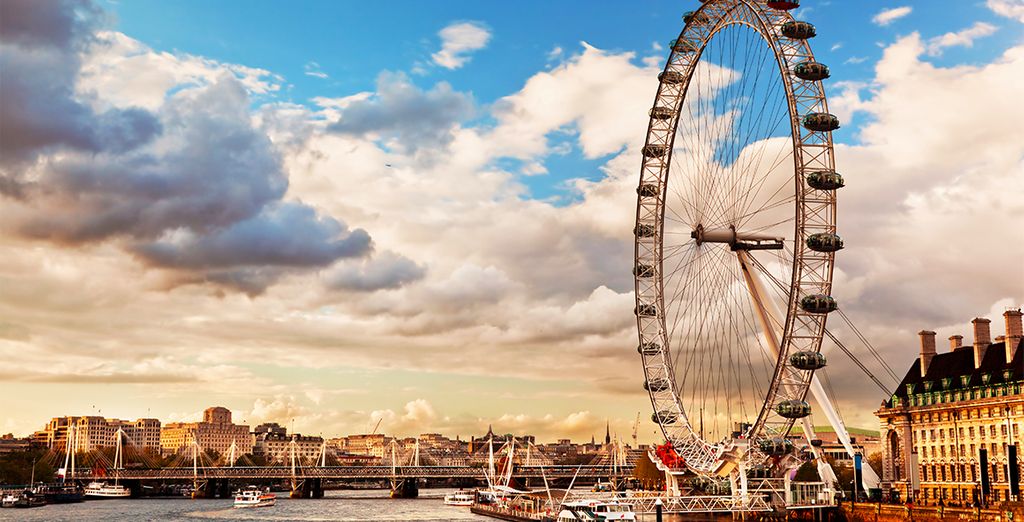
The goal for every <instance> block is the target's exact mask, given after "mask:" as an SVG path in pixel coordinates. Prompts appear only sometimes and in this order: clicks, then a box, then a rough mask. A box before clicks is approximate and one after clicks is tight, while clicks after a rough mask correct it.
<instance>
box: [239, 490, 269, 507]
mask: <svg viewBox="0 0 1024 522" xmlns="http://www.w3.org/2000/svg"><path fill="white" fill-rule="evenodd" d="M275 503H277V497H276V496H274V494H273V493H271V492H270V491H269V490H265V489H260V488H259V487H256V486H249V487H247V488H245V489H240V490H238V491H236V492H235V507H236V508H246V507H270V506H273V505H274V504H275Z"/></svg>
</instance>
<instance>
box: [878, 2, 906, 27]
mask: <svg viewBox="0 0 1024 522" xmlns="http://www.w3.org/2000/svg"><path fill="white" fill-rule="evenodd" d="M913 10H914V9H913V8H912V7H908V6H902V7H892V8H889V9H882V10H881V11H879V12H878V14H876V15H875V16H874V17H873V18H871V21H872V22H874V23H876V24H878V25H881V26H883V27H884V26H886V25H889V24H891V23H893V22H895V21H896V20H899V19H900V18H903V17H904V16H907V15H908V14H910V13H911V11H913Z"/></svg>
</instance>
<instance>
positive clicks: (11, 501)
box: [0, 489, 46, 508]
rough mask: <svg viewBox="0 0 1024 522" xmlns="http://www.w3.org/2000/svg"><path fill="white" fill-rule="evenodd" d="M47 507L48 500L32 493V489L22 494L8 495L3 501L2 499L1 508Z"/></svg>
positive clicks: (0, 501) (0, 500)
mask: <svg viewBox="0 0 1024 522" xmlns="http://www.w3.org/2000/svg"><path fill="white" fill-rule="evenodd" d="M45 505H46V498H45V497H43V496H42V495H36V494H35V493H32V490H31V489H26V490H25V491H22V492H21V493H7V494H6V495H4V497H3V499H0V506H2V507H5V508H34V507H39V506H45Z"/></svg>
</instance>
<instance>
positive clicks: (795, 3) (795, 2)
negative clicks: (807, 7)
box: [768, 0, 800, 11]
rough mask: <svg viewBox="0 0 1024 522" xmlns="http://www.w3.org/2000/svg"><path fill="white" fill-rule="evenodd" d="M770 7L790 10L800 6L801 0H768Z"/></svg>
mask: <svg viewBox="0 0 1024 522" xmlns="http://www.w3.org/2000/svg"><path fill="white" fill-rule="evenodd" d="M768 7H771V8H772V9H778V10H780V11H789V10H790V9H796V8H797V7H800V0H768Z"/></svg>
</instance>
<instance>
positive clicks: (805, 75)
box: [793, 62, 832, 82]
mask: <svg viewBox="0 0 1024 522" xmlns="http://www.w3.org/2000/svg"><path fill="white" fill-rule="evenodd" d="M793 74H795V75H796V77H797V78H800V79H801V80H810V81H815V82H817V81H821V80H824V79H826V78H828V77H829V76H831V75H832V73H831V72H829V70H828V66H827V65H825V64H823V63H818V62H800V63H798V64H796V67H793Z"/></svg>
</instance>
